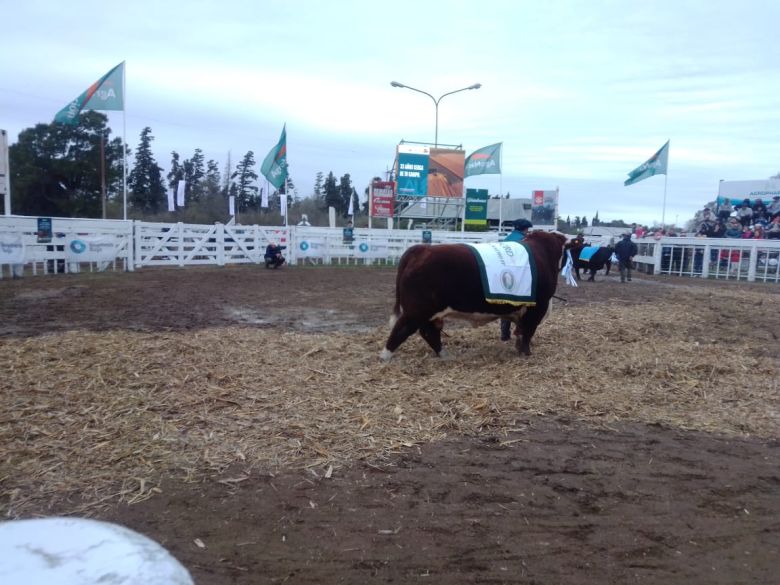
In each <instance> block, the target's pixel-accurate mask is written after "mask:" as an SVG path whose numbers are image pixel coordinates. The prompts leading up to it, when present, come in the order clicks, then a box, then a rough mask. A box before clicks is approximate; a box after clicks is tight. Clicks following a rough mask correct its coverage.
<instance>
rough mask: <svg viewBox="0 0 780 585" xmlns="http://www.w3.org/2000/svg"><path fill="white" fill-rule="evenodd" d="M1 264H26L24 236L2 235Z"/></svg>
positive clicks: (0, 236)
mask: <svg viewBox="0 0 780 585" xmlns="http://www.w3.org/2000/svg"><path fill="white" fill-rule="evenodd" d="M0 264H24V241H23V240H22V236H14V235H11V234H0Z"/></svg>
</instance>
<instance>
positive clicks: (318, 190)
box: [314, 171, 323, 203]
mask: <svg viewBox="0 0 780 585" xmlns="http://www.w3.org/2000/svg"><path fill="white" fill-rule="evenodd" d="M322 181H323V173H322V171H319V172H318V173H317V176H316V177H315V179H314V200H315V201H317V203H321V202H322Z"/></svg>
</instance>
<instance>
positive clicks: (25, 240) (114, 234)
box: [0, 215, 134, 278]
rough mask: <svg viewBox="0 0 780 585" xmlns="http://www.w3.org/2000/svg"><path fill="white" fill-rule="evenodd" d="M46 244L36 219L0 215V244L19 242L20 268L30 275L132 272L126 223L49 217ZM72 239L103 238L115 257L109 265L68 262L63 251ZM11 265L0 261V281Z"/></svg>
mask: <svg viewBox="0 0 780 585" xmlns="http://www.w3.org/2000/svg"><path fill="white" fill-rule="evenodd" d="M51 231H52V233H51V240H50V241H42V240H41V238H39V234H38V218H36V217H25V216H18V215H12V216H0V245H2V244H3V243H6V242H8V241H9V240H12V239H16V240H18V239H21V242H22V244H23V246H24V266H25V267H27V268H28V270H29V272H31V273H32V274H39V273H41V274H50V273H55V274H56V273H61V272H80V271H82V270H90V271H96V270H107V269H109V268H110V269H112V270H116V269H117V268H118V267H119V268H121V269H122V270H132V269H133V264H134V259H133V245H132V242H133V225H132V222H130V221H121V220H118V221H117V220H98V219H73V218H52V230H51ZM75 238H107V239H109V240H110V241H111V242H113V244H114V248H115V255H114V258H113V260H112V261H109V262H97V261H96V262H86V263H83V262H72V261H69V256H70V255H69V254H68V251H67V250H66V246H67V245H68V242H71V241H72V240H73V239H75ZM12 270H13V269H12V266H10V265H9V264H5V265H4V264H3V262H2V260H0V278H2V277H3V273H4V271H7V273H8V274H9V275H10V274H11V273H12Z"/></svg>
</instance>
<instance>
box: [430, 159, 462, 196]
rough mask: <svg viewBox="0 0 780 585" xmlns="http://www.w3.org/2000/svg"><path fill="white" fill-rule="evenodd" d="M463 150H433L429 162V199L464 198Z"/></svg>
mask: <svg viewBox="0 0 780 585" xmlns="http://www.w3.org/2000/svg"><path fill="white" fill-rule="evenodd" d="M465 165H466V153H465V151H463V150H451V149H447V148H431V152H430V157H429V161H428V197H463V173H464V170H465Z"/></svg>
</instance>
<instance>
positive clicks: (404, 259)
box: [390, 246, 419, 328]
mask: <svg viewBox="0 0 780 585" xmlns="http://www.w3.org/2000/svg"><path fill="white" fill-rule="evenodd" d="M418 247H419V246H412V247H411V248H409V249H408V250H406V252H404V253H403V254H402V255H401V259H400V260H399V261H398V270H397V271H396V273H395V304H394V305H393V314H392V315H390V327H391V328H392V327H393V325H395V322H396V321H398V317H400V316H401V313H402V312H403V308H402V307H401V278H402V276H403V274H404V272H405V270H406V265H407V264H409V258H410V257H411V256H412V254H413V250H414V249H415V248H418Z"/></svg>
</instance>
